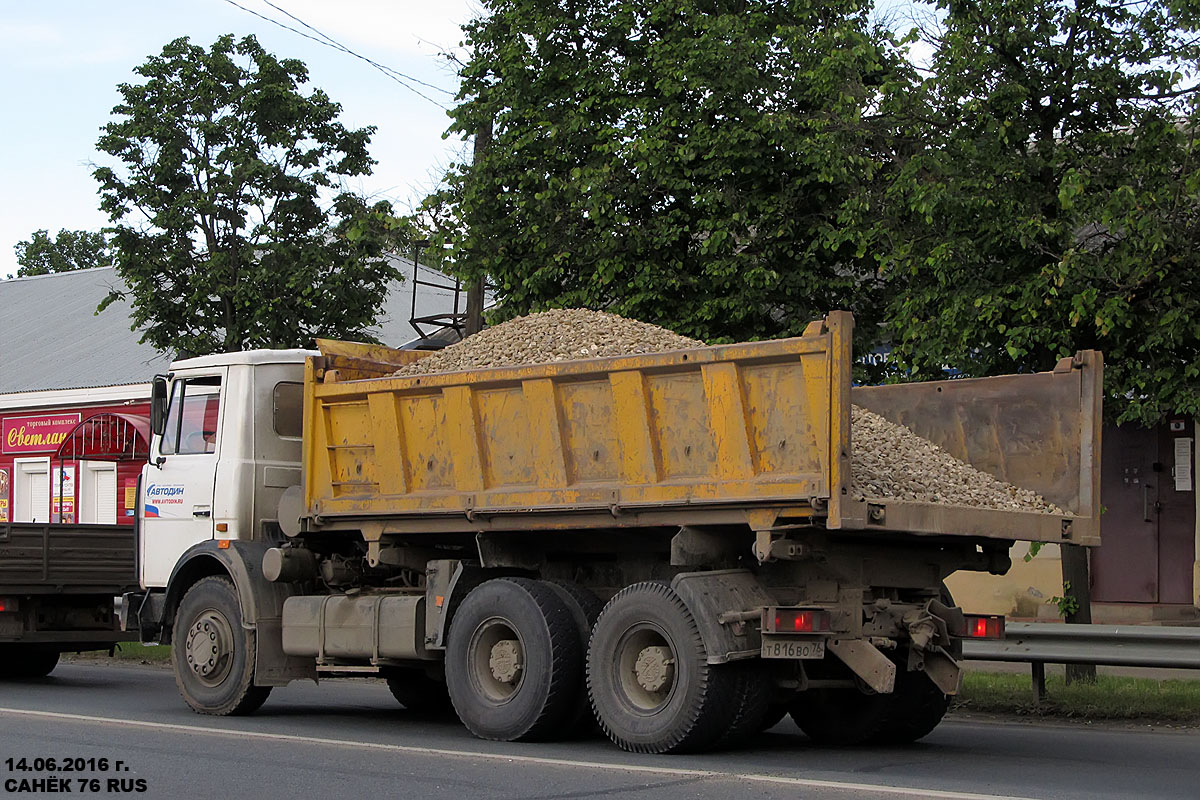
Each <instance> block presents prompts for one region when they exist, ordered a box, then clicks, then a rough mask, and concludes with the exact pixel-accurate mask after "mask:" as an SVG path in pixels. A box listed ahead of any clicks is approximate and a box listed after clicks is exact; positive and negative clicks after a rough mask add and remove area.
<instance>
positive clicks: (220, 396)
mask: <svg viewBox="0 0 1200 800" xmlns="http://www.w3.org/2000/svg"><path fill="white" fill-rule="evenodd" d="M310 355H315V353H314V352H313V351H309V350H254V351H249V352H242V353H224V354H219V355H212V356H202V357H200V358H189V359H185V360H182V361H176V362H175V363H174V364H172V365H171V371H170V373H169V374H168V375H165V376H159V377H158V378H156V379H155V381H154V388H153V403H152V417H153V419H152V428H153V429H154V432H155V433H154V435H153V437H152V441H151V444H150V459H149V463H147V465H146V466H144V467H143V468H142V481H141V486H142V490H141V491H142V497H141V513H142V518H141V520H140V522H141V526H142V528H141V535H140V536H139V537H138V539H139V553H138V556H139V560H138V563H139V573H140V574H139V578H140V583H141V585H142V587H143V588H144V589H148V590H149V589H161V588H164V587H166V586H167V584H168V581H169V580H170V578H171V575H172V573H173V572H174V571H175V569H176V567H177V565H178V564H179V563H180V559H181V557H182V556H183V555H184V553H186V552H187V551H188V550H189V549H191V548H192V547H193V546H195V545H197V544H200V543H202V542H208V541H212V540H218V541H219V540H232V541H239V540H251V539H255V538H256V537H259V536H260V534H261V530H260V529H261V528H262V526H263V524H264V522H265V521H267V520H273V519H275V515H276V509H277V508H278V505H279V498H280V496H281V495H282V494H283V492H284V490H285V489H287V488H288V487H290V486H299V485H300V459H301V429H302V423H303V419H302V416H303V415H302V411H303V386H304V361H305V359H306V358H307V357H308V356H310ZM225 546H226V547H228V545H225Z"/></svg>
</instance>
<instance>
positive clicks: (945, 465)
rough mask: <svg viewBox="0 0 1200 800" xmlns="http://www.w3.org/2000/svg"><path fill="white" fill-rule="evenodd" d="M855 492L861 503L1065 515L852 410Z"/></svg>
mask: <svg viewBox="0 0 1200 800" xmlns="http://www.w3.org/2000/svg"><path fill="white" fill-rule="evenodd" d="M850 445H851V455H850V461H851V491H852V492H853V493H854V496H855V497H864V496H865V497H879V498H886V499H895V500H912V501H916V502H919V503H943V504H949V505H956V506H970V507H972V508H994V509H1001V510H1010V511H1042V512H1045V513H1047V514H1063V513H1064V512H1063V510H1062V509H1060V508H1059V507H1058V506H1055V505H1054V504H1052V503H1049V502H1047V501H1046V500H1045V499H1044V498H1043V497H1042V496H1041V495H1039V494H1037V493H1036V492H1031V491H1029V490H1028V489H1021V488H1019V487H1016V486H1013V485H1012V484H1011V483H1005V482H1004V481H1002V480H1000V479H998V478H996V477H995V476H993V475H989V474H988V473H986V472H982V471H980V470H978V469H975V467H972V466H971V465H970V464H967V463H965V462H963V461H959V460H958V459H957V458H955V457H954V456H952V455H950V454H949V453H947V452H946V451H945V450H943V449H942V448H940V447H938V446H937V445H936V444H934V443H933V442H931V441H929V440H928V439H923V438H921V437H920V436H917V435H916V434H915V433H913V432H912V431H911V430H909V429H908V428H906V427H905V426H903V425H897V424H896V423H894V422H889V421H888V420H886V419H884V418H883V417H881V416H879V415H878V414H876V413H874V412H872V411H868V410H867V409H865V408H860V407H859V406H851V409H850Z"/></svg>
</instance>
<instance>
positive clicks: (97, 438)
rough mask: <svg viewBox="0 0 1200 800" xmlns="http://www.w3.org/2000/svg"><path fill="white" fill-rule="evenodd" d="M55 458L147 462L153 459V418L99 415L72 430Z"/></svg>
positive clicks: (132, 415)
mask: <svg viewBox="0 0 1200 800" xmlns="http://www.w3.org/2000/svg"><path fill="white" fill-rule="evenodd" d="M54 457H55V458H57V459H58V460H60V461H78V460H88V461H145V460H147V459H148V458H149V457H150V418H149V417H144V416H142V415H140V414H111V413H108V414H96V415H95V416H92V417H88V418H87V419H85V420H83V421H81V422H80V423H79V424H78V425H76V426H75V427H74V428H72V429H71V432H70V433H68V434H67V437H66V438H65V439H63V442H62V444H60V445H59V446H58V450H57V451H56V452H55V454H54Z"/></svg>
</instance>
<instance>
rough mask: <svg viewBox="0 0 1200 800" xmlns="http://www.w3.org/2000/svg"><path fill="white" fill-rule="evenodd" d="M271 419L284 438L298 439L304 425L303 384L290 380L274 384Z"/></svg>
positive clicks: (277, 431)
mask: <svg viewBox="0 0 1200 800" xmlns="http://www.w3.org/2000/svg"><path fill="white" fill-rule="evenodd" d="M272 401H273V402H272V404H271V412H272V413H271V421H272V424H273V425H274V427H275V433H276V434H278V435H279V436H280V437H281V438H284V439H299V438H300V436H301V433H302V431H303V426H304V384H302V383H292V382H290V381H288V382H283V383H277V384H275V391H274V393H273V397H272Z"/></svg>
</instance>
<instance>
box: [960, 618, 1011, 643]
mask: <svg viewBox="0 0 1200 800" xmlns="http://www.w3.org/2000/svg"><path fill="white" fill-rule="evenodd" d="M963 616H964V617H965V618H966V621H967V631H966V637H967V638H968V639H1003V638H1004V617H1003V616H1001V615H999V614H964V615H963Z"/></svg>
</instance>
